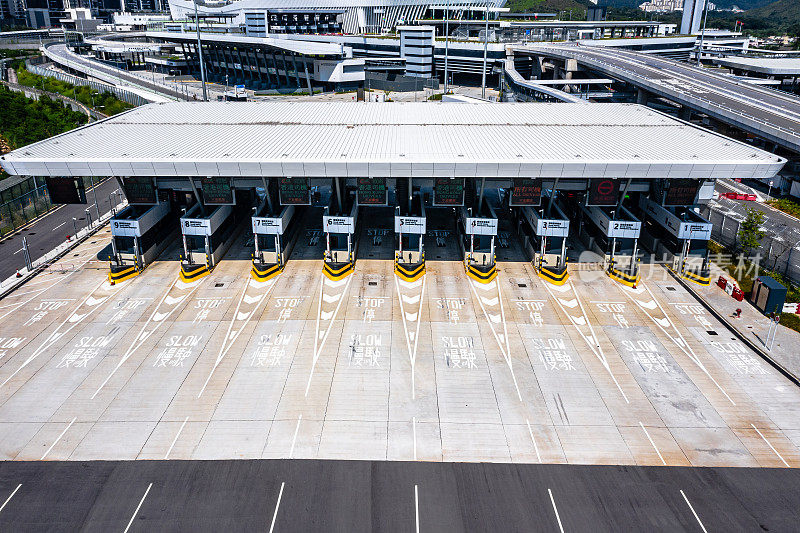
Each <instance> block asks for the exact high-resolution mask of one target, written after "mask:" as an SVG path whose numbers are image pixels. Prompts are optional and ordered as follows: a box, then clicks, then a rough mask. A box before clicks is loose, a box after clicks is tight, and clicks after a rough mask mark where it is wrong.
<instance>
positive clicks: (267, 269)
mask: <svg viewBox="0 0 800 533" xmlns="http://www.w3.org/2000/svg"><path fill="white" fill-rule="evenodd" d="M282 271H283V268H282V266H281V265H280V264H278V263H274V264H272V265H264V264H262V263H253V269H252V270H251V271H250V275H251V276H252V277H253V279H254V280H256V281H267V280H270V279H272V278H274V277H275V276H277V275H278V274H280V273H281V272H282Z"/></svg>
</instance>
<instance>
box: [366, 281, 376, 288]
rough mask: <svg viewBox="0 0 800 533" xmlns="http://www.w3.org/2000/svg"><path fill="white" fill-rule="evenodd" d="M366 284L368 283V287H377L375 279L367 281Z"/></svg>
mask: <svg viewBox="0 0 800 533" xmlns="http://www.w3.org/2000/svg"><path fill="white" fill-rule="evenodd" d="M367 285H369V286H370V287H377V286H378V282H377V281H370V282H368V283H367Z"/></svg>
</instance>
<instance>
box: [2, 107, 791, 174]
mask: <svg viewBox="0 0 800 533" xmlns="http://www.w3.org/2000/svg"><path fill="white" fill-rule="evenodd" d="M785 162H786V160H785V159H783V158H781V157H778V156H776V155H773V154H770V153H768V152H765V151H762V150H759V149H757V148H754V147H752V146H750V145H748V144H745V143H741V142H738V141H734V140H732V139H728V138H726V137H723V136H721V135H717V134H715V133H712V132H709V131H706V130H703V129H701V128H698V127H695V126H693V125H691V124H689V123H686V122H682V121H679V120H676V119H674V118H672V117H670V116H668V115H665V114H663V113H660V112H658V111H655V110H653V109H649V108H647V107H643V106H639V105H635V104H591V105H586V104H570V103H555V104H546V103H524V104H523V103H520V104H494V105H485V104H461V103H458V104H456V103H434V102H420V103H361V102H359V103H354V102H169V103H161V104H149V105H145V106H142V107H139V108H136V109H133V110H131V111H128V112H126V113H122V114H120V115H117V116H114V117H111V118H108V119H105V120H102V121H100V122H95V123H93V124H90V125H87V126H83V127H81V128H78V129H75V130H72V131H70V132H67V133H64V134H61V135H57V136H55V137H52V138H50V139H47V140H44V141H40V142H38V143H34V144H31V145H29V146H26V147H24V148H20V149H18V150H14V151H13V152H10V153H8V154H6V155H4V156H2V158H0V163H1V164H2V166H3V167H4V168H5V169H6V171H7V172H8V173H10V174H17V175H41V176H88V175H94V176H159V177H169V176H175V177H180V176H228V177H281V176H298V177H299V176H307V177H365V176H366V177H370V176H381V177H410V176H411V177H415V178H417V177H420V178H425V177H446V176H450V177H453V176H457V177H471V176H477V177H486V178H501V179H508V178H516V177H548V178H555V177H559V178H597V177H611V178H672V177H675V178H698V179H700V178H719V177H728V178H768V177H772V176H774V175H775V174H776V173H777V172H778V171H779V170H780V169H781V167H782V166H783V164H784V163H785Z"/></svg>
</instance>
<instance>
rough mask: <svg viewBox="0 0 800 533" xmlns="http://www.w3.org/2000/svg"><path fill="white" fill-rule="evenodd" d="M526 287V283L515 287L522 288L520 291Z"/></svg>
mask: <svg viewBox="0 0 800 533" xmlns="http://www.w3.org/2000/svg"><path fill="white" fill-rule="evenodd" d="M527 286H528V284H527V283H517V287H520V288H522V289H524V288H525V287H527Z"/></svg>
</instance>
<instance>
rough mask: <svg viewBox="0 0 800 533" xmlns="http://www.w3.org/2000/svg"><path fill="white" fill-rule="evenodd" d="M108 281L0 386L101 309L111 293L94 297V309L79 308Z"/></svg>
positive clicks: (101, 284)
mask: <svg viewBox="0 0 800 533" xmlns="http://www.w3.org/2000/svg"><path fill="white" fill-rule="evenodd" d="M107 283H108V281H107V280H103V282H102V283H100V285H98V286H97V287H95V288H94V289H93V290H92V291H91V292H90V293H89V294H88V295H86V297H85V298H84V299H83V300H81V302H80V303H79V304H78V305H77V307H75V309H73V310H72V313H70V315H69V316H68V317H67V318H65V319H64V321H63V322H61V324H59V325H58V327H57V328H56V329H55V331H53V332H52V333H51V334H50V335H48V336H47V338H46V339H45V340H44V342H42V344H40V345H39V347H38V348H36V350H34V351H33V353H32V354H31V355H29V356H28V358H27V359H25V361H23V362H22V364H21V365H20V366H19V368H17V369H16V370H15V371H14V372H13V373H12V374H11V375H10V376H8V377H7V378H6V379H5V381H3V382H2V383H0V388H2V387H3V386H4V385H5V384H6V383H8V382H9V381H10V380H11V379H12V378H13V377H14V376H16V375H17V374H18V373H19V371H20V370H22V369H23V368H25V367H26V366H28V365H29V364H31V362H33V360H34V359H36V358H37V357H39V356H40V355H41V354H42V353H43V352H44V351H45V350H47V349H49V348H50V347H51V346H53V344H55V343H56V342H57V341H58V339H60V338H61V337H63V336H64V335H66V334H67V333H69V332H70V331H72V330H73V328H75V326H77V325H78V324H80V323H81V322H82V321H83V319H84V318H86V317H87V316H89V315H91V314H92V313H94V312H95V311H96V310H97V309H99V308H100V306H99V305H97V304H99V303H102V302H104V301H106V300H107V299H108V298H109V297H110V296H111V295H108V296H103V297H102V298H100V299H99V300H98V299H95V298H93V299H92V306H93V307H92V309H90V310H88V311H87V312H86V313H83V314H82V315H81V314H78V309H80V308H81V307H82V306H83V305H85V304H86V303H87V302H88V301H89V299H90V298H92V294H94V293H95V292H96V291H98V290H100V289H102V288H103V285H106V284H107ZM110 290H111V292H115V291H116V290H117V288H116V287H112V288H111V289H110ZM67 322H69V323H70V324H71V325H70V326H69V327H68V328H67V329H65V330H64V331H61V328H62V327H63V326H64V325H65V324H67Z"/></svg>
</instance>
